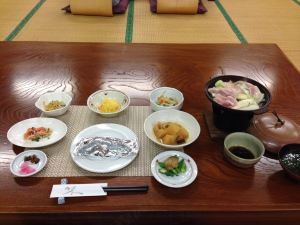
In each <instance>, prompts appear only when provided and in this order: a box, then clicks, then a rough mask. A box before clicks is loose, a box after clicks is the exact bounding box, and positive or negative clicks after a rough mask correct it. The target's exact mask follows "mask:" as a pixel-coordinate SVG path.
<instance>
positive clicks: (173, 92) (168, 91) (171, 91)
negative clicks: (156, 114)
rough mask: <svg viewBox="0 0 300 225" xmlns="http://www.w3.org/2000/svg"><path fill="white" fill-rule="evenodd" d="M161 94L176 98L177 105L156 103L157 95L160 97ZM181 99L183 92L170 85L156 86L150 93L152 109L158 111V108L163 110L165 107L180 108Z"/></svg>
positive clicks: (182, 99)
mask: <svg viewBox="0 0 300 225" xmlns="http://www.w3.org/2000/svg"><path fill="white" fill-rule="evenodd" d="M162 95H164V96H166V97H169V98H173V99H176V101H177V105H174V106H162V105H158V104H157V100H158V97H160V96H162ZM183 101H184V97H183V94H182V93H181V92H180V91H179V90H177V89H175V88H171V87H160V88H156V89H154V90H153V91H152V92H151V93H150V106H151V108H152V110H153V111H159V110H165V109H177V110H180V109H181V108H182V105H183Z"/></svg>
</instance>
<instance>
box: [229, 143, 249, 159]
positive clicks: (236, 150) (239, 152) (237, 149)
mask: <svg viewBox="0 0 300 225" xmlns="http://www.w3.org/2000/svg"><path fill="white" fill-rule="evenodd" d="M229 151H230V152H231V153H232V154H234V155H235V156H237V157H239V158H242V159H254V158H255V157H254V155H253V153H252V152H251V151H250V150H249V149H247V148H245V147H242V146H232V147H230V148H229Z"/></svg>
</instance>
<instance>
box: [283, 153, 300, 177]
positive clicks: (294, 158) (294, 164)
mask: <svg viewBox="0 0 300 225" xmlns="http://www.w3.org/2000/svg"><path fill="white" fill-rule="evenodd" d="M281 161H282V162H283V164H284V165H285V166H286V167H287V168H288V169H289V170H291V171H292V172H294V173H296V174H297V175H298V176H300V154H297V153H289V154H286V155H284V156H283V157H282V160H281Z"/></svg>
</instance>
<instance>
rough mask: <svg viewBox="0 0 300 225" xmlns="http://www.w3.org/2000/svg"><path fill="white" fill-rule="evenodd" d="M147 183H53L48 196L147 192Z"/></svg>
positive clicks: (63, 196)
mask: <svg viewBox="0 0 300 225" xmlns="http://www.w3.org/2000/svg"><path fill="white" fill-rule="evenodd" d="M147 191H148V185H140V186H107V183H93V184H60V185H53V187H52V191H51V194H50V198H59V199H62V198H65V197H68V198H69V197H85V196H106V195H107V192H147ZM62 204H63V203H62Z"/></svg>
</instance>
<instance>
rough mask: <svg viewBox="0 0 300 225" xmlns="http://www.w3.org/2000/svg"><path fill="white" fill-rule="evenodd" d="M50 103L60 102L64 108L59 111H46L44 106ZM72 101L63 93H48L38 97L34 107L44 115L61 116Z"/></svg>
mask: <svg viewBox="0 0 300 225" xmlns="http://www.w3.org/2000/svg"><path fill="white" fill-rule="evenodd" d="M51 101H62V102H64V103H65V106H64V107H62V108H59V109H55V110H51V111H46V110H45V105H47V104H48V103H50V102H51ZM71 101H72V97H71V96H70V95H69V94H67V93H65V92H48V93H46V94H43V95H41V96H40V97H39V99H38V100H37V101H36V103H35V106H36V107H37V108H38V109H40V110H41V111H42V112H43V113H44V115H46V116H50V117H55V116H60V115H63V114H64V113H65V112H66V111H67V110H68V109H69V107H70V105H71Z"/></svg>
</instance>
